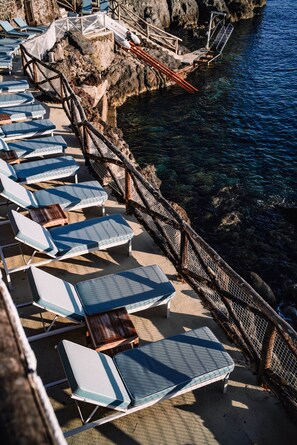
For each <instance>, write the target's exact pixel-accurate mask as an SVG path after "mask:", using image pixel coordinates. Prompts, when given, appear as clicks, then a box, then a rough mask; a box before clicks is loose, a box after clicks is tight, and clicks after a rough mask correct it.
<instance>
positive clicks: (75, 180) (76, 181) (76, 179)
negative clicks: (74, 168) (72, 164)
mask: <svg viewBox="0 0 297 445" xmlns="http://www.w3.org/2000/svg"><path fill="white" fill-rule="evenodd" d="M74 182H75V184H78V176H77V175H75V176H74Z"/></svg>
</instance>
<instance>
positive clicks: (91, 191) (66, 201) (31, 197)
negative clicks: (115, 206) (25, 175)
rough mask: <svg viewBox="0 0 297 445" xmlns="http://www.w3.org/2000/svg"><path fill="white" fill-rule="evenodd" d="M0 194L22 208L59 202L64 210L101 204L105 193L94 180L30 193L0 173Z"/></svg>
mask: <svg viewBox="0 0 297 445" xmlns="http://www.w3.org/2000/svg"><path fill="white" fill-rule="evenodd" d="M0 194H1V196H3V197H4V198H6V199H8V200H9V201H11V202H13V203H15V204H16V205H17V206H19V207H22V208H24V209H32V208H40V207H47V206H49V205H52V204H59V205H60V206H61V207H62V208H63V209H65V210H73V209H79V208H83V207H89V206H94V205H100V204H101V205H102V204H103V203H104V202H105V200H106V197H107V193H106V192H105V191H104V189H103V188H102V187H101V185H100V184H98V182H96V181H89V182H81V183H79V184H74V185H72V184H70V185H63V186H61V187H56V188H51V189H43V190H37V191H36V192H34V193H32V192H30V190H27V189H26V188H25V187H23V186H22V185H20V184H18V183H17V182H15V181H13V180H11V179H10V178H8V177H6V176H4V175H3V174H1V173H0Z"/></svg>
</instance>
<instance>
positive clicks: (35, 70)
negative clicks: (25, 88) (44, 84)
mask: <svg viewBox="0 0 297 445" xmlns="http://www.w3.org/2000/svg"><path fill="white" fill-rule="evenodd" d="M33 75H34V83H35V84H37V82H38V72H37V66H36V62H35V61H34V62H33Z"/></svg>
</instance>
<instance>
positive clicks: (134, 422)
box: [0, 76, 297, 445]
mask: <svg viewBox="0 0 297 445" xmlns="http://www.w3.org/2000/svg"><path fill="white" fill-rule="evenodd" d="M0 78H1V76H0ZM0 80H1V79H0ZM44 105H45V106H46V109H47V116H46V117H48V118H50V119H51V120H52V121H53V122H54V123H55V124H56V125H57V129H58V130H57V132H56V134H59V135H61V136H63V138H64V139H65V140H66V142H67V143H68V148H67V150H66V153H67V154H72V155H74V156H75V158H76V159H77V161H78V162H79V163H80V164H81V171H80V172H79V180H80V181H82V180H86V179H88V178H89V174H88V171H87V169H86V168H85V167H84V159H83V156H82V154H81V151H80V148H79V145H78V141H77V140H76V137H75V135H74V134H73V132H72V131H71V128H70V127H69V125H70V122H69V121H68V119H67V117H66V116H65V114H64V112H63V110H62V108H61V106H60V105H57V104H54V105H53V104H44ZM55 184H60V183H58V182H52V183H46V184H42V185H41V186H44V187H49V186H53V185H55ZM31 189H32V190H36V189H38V186H37V185H36V186H33V187H31ZM4 211H5V207H2V208H1V209H0V212H1V213H0V216H1V215H2V214H3V212H4ZM106 212H107V214H113V213H118V212H120V213H122V214H124V212H125V209H124V206H123V205H119V204H118V203H117V202H116V201H115V199H114V198H113V196H112V195H111V192H110V191H109V200H108V202H107V203H106ZM4 213H5V212H4ZM99 215H100V210H99V209H96V208H93V209H86V210H83V211H77V212H71V213H69V216H70V222H74V221H78V220H81V219H85V218H90V217H95V216H99ZM125 217H126V218H127V220H128V221H129V224H131V227H132V228H133V230H134V232H135V237H134V242H133V255H132V256H131V257H128V256H127V254H126V249H123V248H121V247H118V248H114V249H111V250H109V251H108V252H98V253H94V254H89V255H86V256H83V257H76V258H72V259H70V260H68V261H63V262H53V263H51V264H49V265H47V266H46V267H44V270H46V271H48V272H50V273H52V274H54V275H56V276H58V277H61V278H64V279H66V280H69V281H71V282H73V283H76V282H77V281H80V280H82V279H88V278H91V277H95V276H100V275H105V274H109V273H115V272H118V271H122V270H125V269H130V268H133V267H136V266H139V265H149V264H159V265H160V266H161V267H162V269H163V270H164V272H165V273H166V274H167V276H168V277H169V279H170V280H172V283H173V285H174V286H175V288H176V291H177V295H176V297H175V298H174V299H173V300H172V304H171V317H170V318H169V319H166V318H165V317H164V308H162V307H161V308H154V309H150V310H146V311H143V312H141V313H137V314H135V315H133V316H131V317H132V319H133V322H134V324H135V327H136V330H137V332H138V334H139V337H140V346H141V345H143V344H145V343H147V342H151V341H155V340H159V339H161V338H163V337H167V336H169V335H174V334H177V333H180V332H184V331H187V330H189V329H193V328H197V327H201V326H208V327H209V328H210V329H212V330H213V332H214V333H215V335H216V336H217V337H218V338H219V339H220V340H221V341H222V343H223V344H224V346H225V348H226V350H227V351H228V352H229V353H230V354H231V356H232V357H233V359H234V361H235V363H236V367H235V371H234V372H233V373H232V374H231V378H230V383H229V388H228V391H227V394H225V395H223V394H222V392H221V389H222V388H221V383H216V384H213V385H210V386H207V387H204V388H202V389H198V390H196V391H194V392H190V393H187V394H185V395H182V396H180V397H177V398H175V399H172V400H169V401H165V402H162V403H159V404H157V405H155V406H153V407H150V408H147V409H145V410H142V411H139V412H138V413H135V414H132V415H129V416H127V417H124V418H122V419H119V420H117V421H114V422H113V423H109V424H107V425H103V426H101V427H100V428H96V429H92V430H88V431H86V432H84V433H81V434H79V435H77V436H74V437H71V438H69V439H68V440H67V442H68V443H69V444H73V445H79V444H95V443H96V444H100V445H110V444H119V445H126V444H127V445H146V444H147V445H152V444H154V445H155V444H160V445H161V444H162V445H167V444H168V445H174V444H176V445H203V444H226V445H229V444H230V445H231V444H232V445H234V444H240V445H250V444H257V445H262V444H263V445H267V444H269V445H278V444H280V443H285V444H286V445H289V444H294V443H296V437H297V427H296V425H295V424H294V423H293V421H292V420H291V419H290V418H289V416H288V415H287V413H286V411H285V410H284V408H283V407H282V405H281V403H280V402H279V401H278V399H277V398H275V397H274V395H273V394H272V393H271V392H270V391H267V390H264V389H262V388H260V387H258V386H257V379H256V375H255V373H254V371H253V368H252V367H251V366H250V365H249V364H248V363H247V362H246V360H245V359H244V357H243V355H242V353H241V352H240V351H239V350H238V349H237V348H236V347H235V346H234V344H232V343H230V342H229V341H228V339H227V338H226V337H225V335H224V333H223V331H222V330H221V329H220V328H219V327H218V326H217V324H216V323H215V322H214V320H213V319H212V318H211V316H210V314H209V312H208V311H207V310H206V309H205V308H204V307H203V305H202V303H201V301H200V299H199V297H198V296H197V295H196V294H195V293H194V292H193V291H192V290H191V288H190V287H189V286H187V285H186V284H184V283H181V282H178V281H177V274H176V270H175V269H174V267H173V266H172V264H171V263H170V262H169V260H168V259H167V258H165V257H164V256H163V255H162V253H161V252H160V250H159V248H158V247H157V246H156V245H155V244H154V242H153V241H152V239H151V238H150V236H149V235H148V234H147V233H146V232H145V231H144V230H143V228H142V227H141V225H140V224H139V223H138V222H137V221H136V219H135V218H134V217H131V216H128V217H127V216H125ZM11 237H12V234H11V231H10V229H9V227H8V226H5V229H4V228H3V230H2V227H1V231H0V243H3V242H5V243H7V242H9V239H10V238H11ZM12 261H13V262H15V261H17V258H15V257H12ZM12 283H13V290H12V291H11V294H12V296H13V298H14V301H15V302H16V303H19V302H24V301H29V300H30V290H29V286H28V283H27V278H26V274H25V273H24V272H18V273H15V274H13V275H12ZM20 315H21V320H22V324H23V326H24V327H25V331H26V333H27V335H33V334H35V333H37V332H39V330H40V328H41V323H40V318H39V315H38V313H37V310H36V309H32V308H28V309H23V310H22V311H21V312H20ZM43 315H44V317H45V319H47V320H48V321H50V320H51V319H52V318H53V316H52V314H49V313H44V314H43ZM65 323H67V321H65V322H64V321H63V322H62V323H59V326H64V324H65ZM62 338H67V339H70V340H72V341H75V342H78V343H81V344H86V340H85V335H84V329H83V328H82V329H80V330H76V331H72V332H69V333H67V334H64V335H63V336H54V337H50V338H47V339H44V340H41V341H38V342H34V343H32V348H33V350H34V352H35V354H36V357H37V360H38V372H39V375H40V376H41V378H42V379H43V381H44V383H47V382H50V381H53V380H55V379H59V378H62V377H64V375H63V370H62V368H61V365H60V362H59V359H58V355H57V353H56V351H55V345H56V344H57V343H58V342H59V341H60V340H61V339H62ZM48 394H49V397H50V400H51V402H52V404H53V407H54V409H55V412H56V415H57V418H58V421H59V423H60V425H61V428H62V429H63V430H68V429H72V428H74V427H77V426H80V425H81V421H80V419H79V417H78V412H77V410H76V407H75V404H74V402H73V401H72V400H71V399H70V397H69V389H68V388H67V387H66V385H64V386H60V387H57V388H53V389H51V390H49V392H48Z"/></svg>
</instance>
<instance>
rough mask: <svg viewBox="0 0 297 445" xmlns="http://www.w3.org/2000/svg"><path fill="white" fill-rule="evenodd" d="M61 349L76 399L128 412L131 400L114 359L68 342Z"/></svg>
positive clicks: (65, 341) (64, 341) (62, 358)
mask: <svg viewBox="0 0 297 445" xmlns="http://www.w3.org/2000/svg"><path fill="white" fill-rule="evenodd" d="M57 350H58V352H59V355H60V358H61V360H62V364H63V368H64V371H65V374H66V375H67V379H68V381H69V385H70V387H71V390H72V393H73V395H74V396H75V397H76V398H78V399H80V400H85V401H91V403H94V404H96V403H97V404H98V405H100V406H106V407H109V408H113V409H118V410H120V411H126V409H127V407H128V406H129V404H130V397H129V394H128V393H127V390H126V388H125V386H124V384H123V382H122V380H121V378H120V376H119V374H118V372H117V369H116V367H115V365H114V363H113V360H112V358H111V357H108V356H107V355H104V354H100V353H97V352H96V351H94V350H92V349H90V348H86V347H84V346H81V345H77V344H75V343H72V342H70V341H68V340H63V341H62V342H60V343H59V344H58V346H57Z"/></svg>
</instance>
